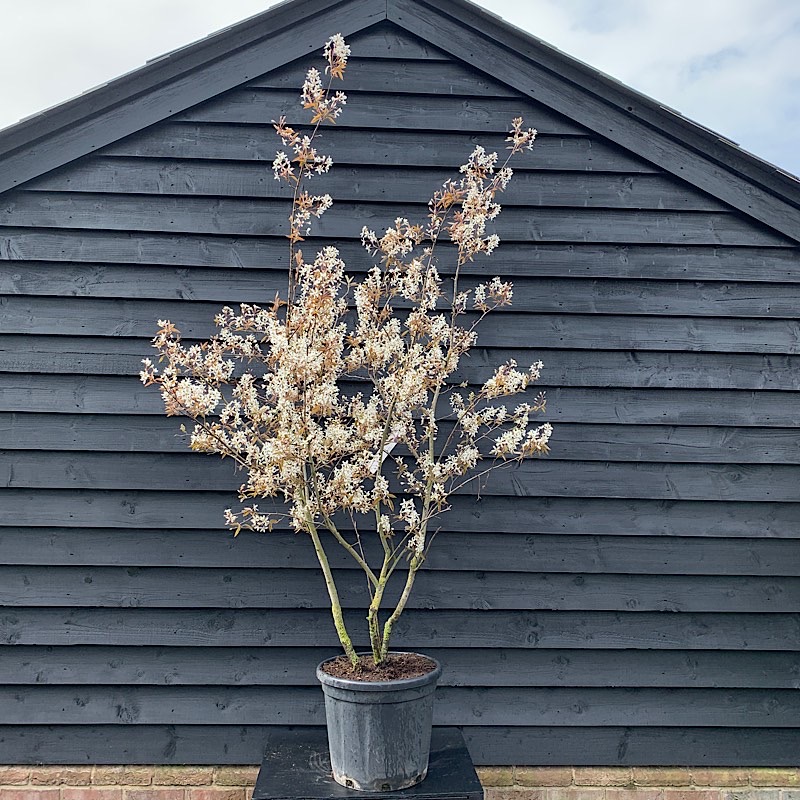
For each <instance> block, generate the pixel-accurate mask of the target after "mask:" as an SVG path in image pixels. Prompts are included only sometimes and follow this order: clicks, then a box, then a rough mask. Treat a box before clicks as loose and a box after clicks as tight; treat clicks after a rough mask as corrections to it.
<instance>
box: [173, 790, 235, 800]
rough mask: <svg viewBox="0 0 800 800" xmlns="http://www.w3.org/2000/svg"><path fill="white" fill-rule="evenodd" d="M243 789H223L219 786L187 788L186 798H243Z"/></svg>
mask: <svg viewBox="0 0 800 800" xmlns="http://www.w3.org/2000/svg"><path fill="white" fill-rule="evenodd" d="M244 794H245V790H244V789H223V788H221V787H213V788H204V789H187V790H186V798H187V800H245V796H244Z"/></svg>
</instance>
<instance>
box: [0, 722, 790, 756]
mask: <svg viewBox="0 0 800 800" xmlns="http://www.w3.org/2000/svg"><path fill="white" fill-rule="evenodd" d="M479 722H480V720H478V719H476V720H475V723H476V724H473V725H469V726H466V727H464V728H463V731H464V735H465V739H466V741H467V745H468V747H469V751H470V755H471V756H472V759H473V761H474V762H475V763H476V764H478V765H482V764H487V765H503V764H508V765H512V764H531V765H549V766H552V765H554V764H565V765H575V764H583V765H597V766H608V765H612V764H624V765H631V764H633V765H645V764H646V765H653V766H658V765H662V766H669V765H673V764H675V763H679V764H708V765H712V766H733V767H735V766H740V765H741V764H744V763H747V764H748V766H771V767H774V766H787V767H792V766H795V765H796V763H797V760H796V757H795V754H796V753H797V751H798V749H799V748H800V734H798V731H797V729H792V728H696V727H689V726H687V727H684V728H675V727H659V726H603V727H585V726H575V727H565V726H541V727H532V726H513V727H510V726H507V727H503V726H490V725H486V726H481V725H480V724H479ZM268 734H270V735H275V736H280V734H281V727H280V726H274V727H270V726H265V725H248V726H245V725H238V726H233V725H216V726H215V725H160V726H158V725H125V724H119V723H118V724H116V725H17V726H14V725H5V724H4V725H0V746H2V748H3V753H4V754H6V756H7V760H8V761H9V762H13V763H15V764H30V763H41V760H42V757H43V756H42V754H47V757H48V761H49V762H50V763H56V764H81V763H94V764H118V763H119V759H121V758H122V759H124V761H125V763H129V764H188V763H190V762H194V763H204V764H241V763H246V764H257V763H259V760H260V759H261V758H263V755H264V742H265V740H266V737H267V735H268ZM115 759H117V760H115ZM671 759H673V760H671Z"/></svg>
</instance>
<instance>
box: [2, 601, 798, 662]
mask: <svg viewBox="0 0 800 800" xmlns="http://www.w3.org/2000/svg"><path fill="white" fill-rule="evenodd" d="M360 620H363V615H362V613H361V612H348V613H347V614H345V622H346V624H348V625H349V627H350V628H352V630H353V632H354V637H353V642H354V644H355V645H356V646H358V647H361V646H363V645H365V644H366V639H365V637H366V632H365V631H364V632H363V633H360V631H361V629H362V628H364V627H365V626H363V625H359V621H360ZM798 625H800V615H798V614H792V613H787V614H748V613H683V614H664V613H663V612H657V611H653V612H648V611H624V612H612V611H592V612H588V611H536V612H534V611H469V612H465V611H446V610H438V611H422V610H417V609H410V610H409V611H408V612H406V613H405V614H403V616H402V617H401V618H400V620H398V624H397V625H396V626H395V636H394V639H393V641H394V642H395V644H396V647H397V648H398V649H410V648H416V649H421V650H422V651H423V652H424V649H425V648H426V647H437V648H450V647H458V648H463V647H481V648H483V647H488V648H495V647H501V648H502V647H513V648H543V649H551V648H552V649H560V648H568V649H572V648H577V649H589V650H594V649H600V650H608V649H613V650H617V649H621V650H629V649H646V650H662V649H663V650H676V649H678V650H747V651H781V652H794V651H797V650H798V649H800V648H798V643H797V642H798V639H797V629H798ZM309 639H310V640H311V641H313V642H315V644H316V646H319V647H327V648H331V647H336V646H337V644H338V639H337V637H336V632H335V630H334V628H333V625H332V624H331V620H330V612H329V611H325V610H321V609H309V610H290V609H270V610H268V611H263V610H261V609H247V608H245V609H214V610H209V609H200V610H192V609H158V608H126V609H111V608H24V607H20V608H12V609H8V610H5V611H4V612H3V615H2V616H1V617H0V643H3V644H14V645H17V644H26V645H32V644H36V645H77V644H85V645H88V644H100V645H126V646H135V645H168V646H170V647H181V646H192V647H195V646H198V645H202V646H204V647H272V646H276V647H305V646H307V645H308V642H309Z"/></svg>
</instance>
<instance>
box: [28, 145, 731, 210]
mask: <svg viewBox="0 0 800 800" xmlns="http://www.w3.org/2000/svg"><path fill="white" fill-rule="evenodd" d="M525 166H526V167H528V168H531V167H538V164H526V165H525ZM456 174H457V173H456V171H455V170H442V169H433V168H430V169H424V168H414V167H406V168H401V167H383V166H373V167H363V168H360V167H349V166H338V168H336V169H334V170H332V171H331V172H330V174H329V175H327V176H325V178H324V188H325V191H326V192H328V193H329V194H330V195H331V196H332V197H334V198H336V201H339V202H341V201H362V202H383V203H385V202H393V203H397V202H405V203H419V202H421V201H425V200H427V199H428V198H429V197H430V196H431V195H432V194H433V192H434V191H435V190H436V189H438V188H439V187H441V185H442V184H443V183H444V182H445V181H446V180H448V179H452V178H454V177H455V176H456ZM321 187H322V181H321V182H320V188H321ZM25 190H26V191H34V192H53V193H62V192H93V193H107V194H153V195H177V196H209V197H249V198H256V199H257V198H264V197H277V198H283V199H284V200H285V199H287V197H288V196H289V195H288V194H287V191H288V190H287V188H286V186H285V185H283V184H281V183H278V182H277V181H275V180H274V175H273V172H272V166H271V164H269V163H263V162H261V163H259V162H252V163H247V162H224V161H218V160H207V161H201V160H192V161H189V160H179V159H163V158H159V159H155V158H141V157H139V158H132V157H113V158H112V157H104V156H98V157H96V158H93V159H89V160H83V161H81V162H78V164H76V165H75V166H74V167H72V168H71V169H70V170H69V172H68V173H67V174H65V175H61V174H58V173H56V174H55V175H51V176H45V177H43V178H40V179H38V180H36V181H32V182H30V183H28V184H26V186H25ZM501 200H502V204H503V206H504V207H506V208H509V207H512V206H526V207H531V206H533V207H537V206H541V207H551V206H555V207H558V206H565V207H570V208H572V207H586V208H641V209H648V208H649V209H675V210H692V211H725V210H727V209H726V206H725V205H724V204H723V203H720V202H718V201H716V200H714V199H713V198H709V197H706V196H705V195H702V194H700V193H697V192H691V191H687V190H686V189H685V188H684V187H683V186H682V185H681V184H680V183H679V182H678V181H676V180H675V179H671V178H668V177H665V176H662V175H651V174H646V173H645V174H639V175H630V174H627V173H626V174H616V173H605V172H587V171H573V172H555V171H535V172H534V171H533V170H532V169H518V170H516V171H515V173H514V179H513V180H512V181H511V183H510V184H509V185H508V188H507V189H506V190H505V191H504V192H503V194H502V196H501Z"/></svg>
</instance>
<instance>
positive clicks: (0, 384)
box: [0, 373, 800, 428]
mask: <svg viewBox="0 0 800 800" xmlns="http://www.w3.org/2000/svg"><path fill="white" fill-rule="evenodd" d="M351 390H352V391H354V390H355V386H353V387H352V389H348V391H351ZM536 391H538V390H536ZM534 393H535V392H534ZM783 394H784V393H783V392H770V391H738V390H722V389H721V390H715V391H711V390H699V389H698V390H691V389H614V388H610V389H605V390H603V391H602V392H599V391H597V390H594V389H584V388H565V389H550V390H548V392H547V409H546V411H545V412H544V413H543V414H542V415H540V418H541V419H542V420H550V421H556V420H557V421H559V422H581V423H590V424H630V425H703V426H707V425H715V426H720V425H721V426H743V427H751V426H752V427H758V428H760V427H769V428H790V427H794V426H796V425H797V423H798V419H800V416H798V415H799V413H800V411H799V410H798V408H797V404H796V403H795V402H793V398H790V400H789V402H787V401H786V398H785V397H784V396H783ZM0 411H19V412H38V413H56V414H75V413H79V414H126V415H127V414H147V415H161V414H163V403H162V401H161V397H160V395H159V394H158V393H157V392H156V391H154V390H153V388H152V387H146V386H143V385H142V384H141V383H140V382H138V381H136V380H134V379H133V378H130V377H116V376H103V375H86V376H84V375H80V376H74V375H21V374H14V373H0Z"/></svg>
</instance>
